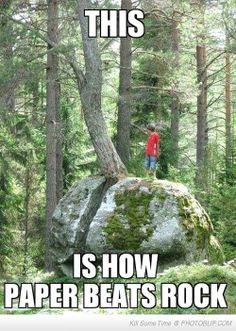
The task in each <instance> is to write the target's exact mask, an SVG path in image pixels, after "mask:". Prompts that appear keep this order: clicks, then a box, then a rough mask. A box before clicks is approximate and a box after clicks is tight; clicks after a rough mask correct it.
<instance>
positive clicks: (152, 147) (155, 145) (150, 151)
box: [146, 132, 160, 156]
mask: <svg viewBox="0 0 236 331" xmlns="http://www.w3.org/2000/svg"><path fill="white" fill-rule="evenodd" d="M159 144H160V136H159V134H158V133H157V132H152V133H151V134H150V135H149V137H148V141H147V145H146V155H147V156H158V155H159Z"/></svg>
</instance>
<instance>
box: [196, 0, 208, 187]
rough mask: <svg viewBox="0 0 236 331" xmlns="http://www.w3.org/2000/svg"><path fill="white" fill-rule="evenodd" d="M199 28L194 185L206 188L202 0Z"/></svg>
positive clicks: (206, 144)
mask: <svg viewBox="0 0 236 331" xmlns="http://www.w3.org/2000/svg"><path fill="white" fill-rule="evenodd" d="M199 12H200V20H199V23H200V27H201V29H202V31H200V34H199V35H198V36H197V37H198V44H197V46H196V57H197V80H198V87H199V91H198V97H197V151H196V162H197V171H196V183H197V184H198V185H199V186H203V185H204V186H207V175H206V173H205V170H206V161H207V146H208V121H207V66H206V62H207V60H206V46H205V33H204V26H205V20H204V16H205V5H204V0H200V1H199Z"/></svg>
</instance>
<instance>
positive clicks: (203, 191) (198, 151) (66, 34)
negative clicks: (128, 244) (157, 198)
mask: <svg viewBox="0 0 236 331" xmlns="http://www.w3.org/2000/svg"><path fill="white" fill-rule="evenodd" d="M77 2H78V3H79V2H80V5H79V6H78V3H77ZM88 5H89V1H85V0H81V1H76V0H71V1H66V0H48V1H44V0H24V1H20V0H8V1H6V0H1V1H0V274H1V278H4V279H6V278H8V279H11V278H14V277H18V278H24V277H27V276H29V275H31V274H36V273H37V271H38V270H44V269H46V270H50V264H51V261H50V253H49V241H50V230H51V218H52V213H53V210H54V209H55V207H56V205H57V203H58V201H59V200H60V198H61V197H62V196H63V195H64V194H65V193H66V192H67V191H68V189H69V188H70V187H71V186H72V185H73V184H74V183H75V182H76V181H78V180H79V179H81V178H83V177H85V176H88V175H91V174H92V175H93V174H97V173H101V172H102V173H106V174H107V175H108V176H117V175H118V174H120V173H122V172H124V171H125V167H126V169H127V171H128V172H129V173H131V174H133V175H135V176H139V177H143V176H144V175H145V173H144V166H143V162H144V148H145V143H146V139H147V136H146V134H145V133H144V131H145V128H146V125H147V123H149V122H154V123H156V125H157V129H158V131H159V133H160V136H161V147H160V148H161V154H160V158H159V165H158V170H157V177H158V178H160V179H168V180H171V181H179V182H182V183H184V184H186V185H187V186H188V187H189V188H190V190H191V191H192V192H193V193H194V194H195V195H196V196H197V198H198V200H199V201H200V202H201V204H202V205H203V206H204V208H205V209H206V211H207V212H208V213H209V215H210V217H211V220H212V222H213V224H214V228H215V233H216V235H217V237H218V238H219V240H220V242H221V244H222V247H223V250H224V254H225V259H226V260H227V261H228V260H231V259H233V258H235V257H236V89H235V84H236V75H235V68H236V62H235V59H236V55H235V53H236V42H235V38H236V37H235V36H236V34H235V32H236V25H235V15H236V14H235V12H236V1H235V0H227V1H221V0H212V1H210V0H209V1H207V0H182V1H181V0H180V1H178V0H177V1H171V0H162V1H158V0H152V1H148V0H137V1H136V0H134V1H130V0H122V1H116V0H114V1H113V0H100V1H92V2H91V6H92V8H99V9H102V8H103V9H111V8H116V9H119V8H121V7H122V8H123V9H131V8H139V9H142V10H143V11H144V12H145V20H144V22H145V35H144V36H143V37H142V38H139V39H133V40H131V39H130V38H123V39H121V42H120V40H119V39H117V38H109V39H102V38H98V39H97V40H94V39H93V40H90V41H88V40H86V37H85V35H86V31H85V30H86V29H85V28H84V26H83V19H82V18H81V11H82V9H83V6H85V8H86V6H88ZM88 49H92V50H93V51H94V52H93V55H94V56H93V59H91V58H90V57H89V52H88V51H87V50H88ZM84 72H86V73H85V74H84ZM101 73H102V76H101V75H100V74H101ZM96 75H97V76H96ZM85 81H86V83H85ZM86 84H87V85H86ZM89 84H91V85H89ZM88 91H90V92H91V94H88ZM93 91H101V96H102V97H101V104H100V105H99V99H97V103H98V105H99V107H100V109H101V110H102V113H103V117H101V112H100V109H99V107H98V108H97V109H93V104H92V105H91V104H89V103H88V100H92V99H91V98H93V97H94V98H95V99H96V97H97V98H99V95H97V96H96V95H95V96H94V94H92V92H93ZM95 94H96V93H95ZM95 101H96V100H95ZM95 103H96V102H95ZM95 103H94V104H95ZM91 109H92V110H91ZM103 119H104V120H105V122H103ZM96 123H99V124H101V125H100V126H101V127H102V128H103V129H102V132H103V134H101V135H100V133H101V131H99V128H97V126H96ZM105 124H106V126H105ZM106 127H107V129H108V130H106ZM96 130H98V131H96ZM96 137H97V139H98V141H97V145H96ZM98 145H100V146H103V148H104V149H102V148H101V149H102V153H99V148H98ZM114 146H115V148H116V151H117V152H118V154H119V157H118V158H116V160H115V161H112V155H114ZM115 153H116V152H115ZM124 165H125V166H124Z"/></svg>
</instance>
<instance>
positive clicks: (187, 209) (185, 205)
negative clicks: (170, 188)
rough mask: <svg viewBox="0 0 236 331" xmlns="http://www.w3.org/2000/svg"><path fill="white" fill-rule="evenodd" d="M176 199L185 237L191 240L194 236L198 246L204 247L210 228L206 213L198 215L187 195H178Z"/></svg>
mask: <svg viewBox="0 0 236 331" xmlns="http://www.w3.org/2000/svg"><path fill="white" fill-rule="evenodd" d="M177 201H178V207H179V215H180V216H181V217H182V219H183V221H182V225H183V226H184V227H185V229H186V236H187V238H188V239H189V240H192V239H193V238H194V237H196V241H197V245H198V248H204V247H205V243H206V240H208V239H209V236H210V232H211V230H212V229H211V223H210V220H209V217H208V215H207V214H203V215H202V216H201V217H200V216H199V215H198V214H197V213H196V211H195V209H194V201H192V199H191V198H189V197H187V196H179V197H178V198H177Z"/></svg>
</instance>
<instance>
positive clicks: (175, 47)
mask: <svg viewBox="0 0 236 331" xmlns="http://www.w3.org/2000/svg"><path fill="white" fill-rule="evenodd" d="M172 52H173V56H174V61H173V63H174V68H173V69H174V70H176V69H178V67H179V30H178V22H177V21H176V19H175V15H174V16H173V19H172ZM176 85H178V82H177V81H176V82H175V86H174V88H175V90H176ZM179 111H180V102H179V99H178V96H177V95H176V94H174V93H172V103H171V137H172V159H173V165H174V166H175V167H176V168H178V154H179Z"/></svg>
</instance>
